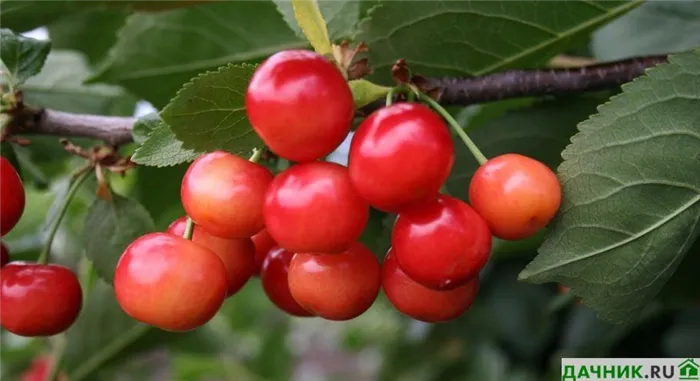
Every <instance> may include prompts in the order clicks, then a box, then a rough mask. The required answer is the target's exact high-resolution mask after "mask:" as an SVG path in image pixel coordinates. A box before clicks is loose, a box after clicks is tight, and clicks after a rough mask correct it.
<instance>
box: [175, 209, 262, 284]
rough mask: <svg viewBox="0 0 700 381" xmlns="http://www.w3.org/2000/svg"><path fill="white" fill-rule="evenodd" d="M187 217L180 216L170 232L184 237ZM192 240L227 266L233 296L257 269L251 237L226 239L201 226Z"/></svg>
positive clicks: (195, 231) (197, 227) (193, 234)
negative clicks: (210, 232)
mask: <svg viewBox="0 0 700 381" xmlns="http://www.w3.org/2000/svg"><path fill="white" fill-rule="evenodd" d="M186 226H187V217H180V218H178V219H177V220H175V221H173V223H171V224H170V226H169V227H168V233H170V234H173V235H176V236H178V237H182V236H183V234H185V228H186ZM192 242H194V243H196V244H197V245H200V246H203V247H205V248H207V249H209V250H211V252H212V253H214V254H216V256H217V257H219V259H220V260H221V262H222V263H223V264H224V267H225V268H226V275H227V276H228V292H227V294H226V296H231V295H233V294H235V293H236V292H238V290H240V289H241V288H242V287H243V286H244V285H245V284H246V282H248V279H250V277H251V276H252V275H253V271H254V270H255V245H254V244H253V241H252V240H251V239H250V238H241V239H226V238H220V237H217V236H214V235H211V234H209V233H208V232H207V231H206V230H204V229H203V228H202V227H201V226H196V227H195V229H194V232H193V233H192Z"/></svg>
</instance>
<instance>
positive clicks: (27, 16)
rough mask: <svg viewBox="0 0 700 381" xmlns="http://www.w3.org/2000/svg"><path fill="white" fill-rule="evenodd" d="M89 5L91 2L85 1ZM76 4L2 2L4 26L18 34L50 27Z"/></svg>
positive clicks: (30, 0)
mask: <svg viewBox="0 0 700 381" xmlns="http://www.w3.org/2000/svg"><path fill="white" fill-rule="evenodd" d="M83 3H86V4H88V3H89V2H87V1H84V2H83ZM74 4H75V2H74V1H70V0H61V1H43V0H2V1H0V7H1V8H2V24H3V27H5V28H10V29H12V30H15V31H17V32H26V31H29V30H32V29H34V28H38V27H41V26H44V25H48V24H49V23H51V22H52V21H54V20H56V19H58V18H60V17H61V16H63V15H65V14H67V13H68V12H69V11H70V10H72V9H73V6H74Z"/></svg>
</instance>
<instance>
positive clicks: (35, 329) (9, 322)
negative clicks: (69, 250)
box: [0, 261, 83, 337]
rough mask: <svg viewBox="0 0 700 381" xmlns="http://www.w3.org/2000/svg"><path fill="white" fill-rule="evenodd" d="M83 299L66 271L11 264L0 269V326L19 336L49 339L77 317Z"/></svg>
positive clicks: (52, 265) (58, 266)
mask: <svg viewBox="0 0 700 381" xmlns="http://www.w3.org/2000/svg"><path fill="white" fill-rule="evenodd" d="M82 303H83V296H82V289H81V288H80V283H79V282H78V278H77V277H76V276H75V274H74V273H73V272H72V271H71V270H70V269H68V268H67V267H64V266H61V265H56V264H46V265H42V264H38V263H31V262H22V261H14V262H10V263H8V264H7V265H5V266H4V267H3V268H2V269H0V305H1V306H2V308H0V324H1V325H2V327H3V328H5V329H6V330H8V331H10V332H12V333H14V334H16V335H20V336H27V337H34V336H52V335H56V334H59V333H61V332H63V331H65V330H66V329H68V328H69V327H70V326H71V325H73V323H74V322H75V320H76V319H77V317H78V314H79V313H80V310H81V308H82Z"/></svg>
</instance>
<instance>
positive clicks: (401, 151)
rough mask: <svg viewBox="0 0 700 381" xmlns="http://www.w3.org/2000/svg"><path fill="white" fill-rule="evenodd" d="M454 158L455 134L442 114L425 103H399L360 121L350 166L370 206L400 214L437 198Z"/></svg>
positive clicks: (352, 148)
mask: <svg viewBox="0 0 700 381" xmlns="http://www.w3.org/2000/svg"><path fill="white" fill-rule="evenodd" d="M453 162H454V146H453V142H452V138H451V136H450V132H449V130H448V129H447V126H446V125H445V123H444V122H443V121H442V119H441V118H440V116H439V115H437V114H436V113H435V112H433V111H432V110H430V109H429V108H428V107H427V106H424V105H422V104H418V103H395V104H393V105H391V106H388V107H384V108H381V109H379V110H377V111H375V112H373V113H372V114H370V115H369V116H368V117H367V118H366V119H365V120H364V121H362V123H360V126H359V127H358V128H357V130H356V131H355V134H354V136H353V139H352V143H351V145H350V153H349V158H348V169H349V172H350V178H351V179H352V183H353V185H354V186H355V189H357V191H358V193H359V194H360V195H361V196H362V197H363V198H364V199H365V200H367V201H368V202H369V204H370V205H372V206H373V207H375V208H377V209H379V210H382V211H386V212H393V213H398V212H400V211H401V210H403V209H405V208H406V207H408V206H411V205H413V204H417V203H420V202H423V201H427V200H428V199H430V198H431V197H435V196H436V195H437V194H438V192H439V190H440V187H441V186H442V185H443V184H444V183H445V181H446V180H447V177H448V176H449V174H450V170H451V169H452V164H453ZM397 168H410V170H397Z"/></svg>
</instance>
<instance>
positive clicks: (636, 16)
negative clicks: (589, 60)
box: [591, 1, 700, 61]
mask: <svg viewBox="0 0 700 381" xmlns="http://www.w3.org/2000/svg"><path fill="white" fill-rule="evenodd" d="M699 45H700V2H697V1H649V2H646V3H644V4H642V5H641V6H640V7H639V8H637V9H635V10H633V11H631V12H630V13H628V14H626V15H625V16H623V17H620V18H619V19H617V20H615V21H613V22H611V23H610V24H608V25H606V26H604V27H602V28H600V30H598V31H596V32H595V33H594V34H593V38H592V41H591V49H592V51H593V54H594V55H595V57H596V58H598V59H600V60H604V61H608V60H617V59H622V58H627V57H634V56H641V55H649V54H666V53H675V52H680V51H684V50H688V49H692V48H694V47H696V46H699Z"/></svg>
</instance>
